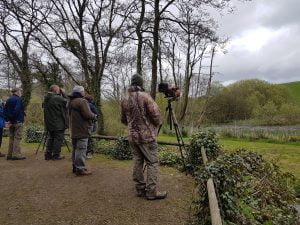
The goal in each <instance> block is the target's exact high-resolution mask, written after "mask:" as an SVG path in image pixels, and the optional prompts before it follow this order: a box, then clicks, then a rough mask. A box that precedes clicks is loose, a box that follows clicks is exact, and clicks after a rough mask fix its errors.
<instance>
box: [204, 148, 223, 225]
mask: <svg viewBox="0 0 300 225" xmlns="http://www.w3.org/2000/svg"><path fill="white" fill-rule="evenodd" d="M201 156H202V160H203V163H204V166H206V165H207V163H208V160H207V156H206V151H205V148H203V147H202V148H201ZM206 186H207V193H208V201H209V210H210V217H211V224H212V225H222V219H221V214H220V208H219V204H218V199H217V195H216V190H215V186H214V181H213V178H212V177H210V178H209V179H208V180H207V184H206Z"/></svg>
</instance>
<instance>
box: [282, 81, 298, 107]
mask: <svg viewBox="0 0 300 225" xmlns="http://www.w3.org/2000/svg"><path fill="white" fill-rule="evenodd" d="M280 85H282V86H285V87H287V88H288V90H289V92H290V94H291V96H292V98H293V99H294V100H295V101H296V102H298V104H300V81H298V82H291V83H285V84H280Z"/></svg>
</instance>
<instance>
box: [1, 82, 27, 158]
mask: <svg viewBox="0 0 300 225" xmlns="http://www.w3.org/2000/svg"><path fill="white" fill-rule="evenodd" d="M11 93H12V95H11V96H10V97H9V99H8V100H7V101H6V104H5V107H4V119H5V121H6V124H7V125H6V126H7V127H9V145H8V153H7V157H6V159H7V160H22V159H25V157H24V156H23V155H22V153H21V147H20V142H21V140H22V134H23V123H24V117H25V115H26V114H25V112H24V105H23V102H22V99H21V90H20V89H19V88H14V89H12V90H11Z"/></svg>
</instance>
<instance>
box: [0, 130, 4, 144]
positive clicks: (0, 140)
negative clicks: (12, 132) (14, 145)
mask: <svg viewBox="0 0 300 225" xmlns="http://www.w3.org/2000/svg"><path fill="white" fill-rule="evenodd" d="M2 136H3V127H1V128H0V147H1V145H2Z"/></svg>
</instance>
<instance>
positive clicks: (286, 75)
mask: <svg viewBox="0 0 300 225" xmlns="http://www.w3.org/2000/svg"><path fill="white" fill-rule="evenodd" d="M298 9H300V1H299V0H286V1H282V0H260V1H256V0H254V1H252V2H251V3H243V4H241V3H239V4H238V7H237V10H240V11H239V12H238V11H237V12H236V13H235V15H230V16H228V17H227V18H226V17H224V19H223V20H222V24H221V25H222V26H223V27H221V29H220V33H222V34H226V35H228V36H229V37H231V38H232V39H233V40H234V38H236V37H239V36H241V35H242V34H243V32H245V31H249V30H253V29H257V28H262V27H264V28H267V29H271V30H272V31H274V32H276V31H278V30H279V29H281V35H280V36H279V37H277V38H275V36H274V37H273V38H271V40H269V41H268V42H267V43H266V44H265V45H264V46H263V48H261V49H260V50H259V51H257V52H249V51H247V50H244V49H236V48H229V49H228V53H227V54H226V55H221V54H220V53H219V55H218V56H217V57H216V60H215V65H216V66H217V67H216V71H218V72H219V73H220V74H219V75H217V76H216V77H215V79H216V80H220V81H228V80H241V79H253V78H258V79H264V80H267V81H269V82H272V83H282V82H291V81H299V80H300V72H299V71H300V64H299V58H300V39H299V36H300V26H299V21H300V14H298V12H297V10H298ZM237 13H238V14H237ZM282 31H285V32H282Z"/></svg>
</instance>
